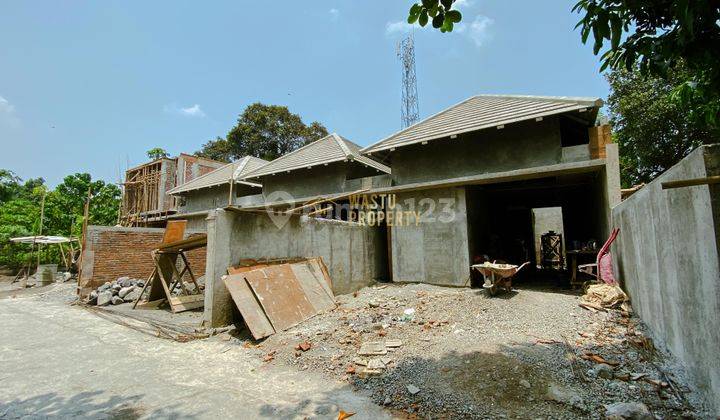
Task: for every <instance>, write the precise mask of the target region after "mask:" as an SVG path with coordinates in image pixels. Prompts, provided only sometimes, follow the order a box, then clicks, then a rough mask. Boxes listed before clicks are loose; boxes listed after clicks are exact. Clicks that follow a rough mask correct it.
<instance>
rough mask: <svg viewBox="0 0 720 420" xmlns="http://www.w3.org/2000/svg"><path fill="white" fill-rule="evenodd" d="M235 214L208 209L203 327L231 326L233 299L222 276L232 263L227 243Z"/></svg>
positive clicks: (230, 235)
mask: <svg viewBox="0 0 720 420" xmlns="http://www.w3.org/2000/svg"><path fill="white" fill-rule="evenodd" d="M234 217H235V214H233V213H230V212H227V211H225V210H222V209H215V210H211V211H210V212H209V214H208V217H207V219H206V221H207V256H206V262H205V264H206V265H205V311H204V314H203V325H205V326H207V327H211V328H215V327H222V326H225V325H229V324H230V323H232V305H233V303H232V299H231V297H230V294H229V293H228V291H227V289H226V288H225V284H224V283H223V281H222V276H224V275H225V274H227V268H228V266H230V265H231V264H232V261H231V255H230V242H231V238H232V227H233V223H232V222H233V219H234Z"/></svg>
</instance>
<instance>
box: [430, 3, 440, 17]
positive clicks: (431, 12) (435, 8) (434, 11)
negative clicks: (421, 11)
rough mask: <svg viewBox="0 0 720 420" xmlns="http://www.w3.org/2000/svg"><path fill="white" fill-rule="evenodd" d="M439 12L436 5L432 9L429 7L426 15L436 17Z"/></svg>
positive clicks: (438, 7)
mask: <svg viewBox="0 0 720 420" xmlns="http://www.w3.org/2000/svg"><path fill="white" fill-rule="evenodd" d="M439 11H440V6H438V5H437V4H436V5H434V6H433V7H431V8H430V10H428V15H430V16H432V17H435V16H437V14H438V12H439Z"/></svg>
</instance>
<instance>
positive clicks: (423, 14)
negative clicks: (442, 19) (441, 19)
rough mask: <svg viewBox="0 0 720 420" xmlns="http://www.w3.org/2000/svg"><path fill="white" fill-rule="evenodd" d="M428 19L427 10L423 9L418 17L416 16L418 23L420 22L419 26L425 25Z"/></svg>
mask: <svg viewBox="0 0 720 420" xmlns="http://www.w3.org/2000/svg"><path fill="white" fill-rule="evenodd" d="M428 19H429V18H428V14H427V10H423V11H422V12H421V13H420V17H419V18H418V23H419V24H420V26H423V27H424V26H425V25H427V23H428Z"/></svg>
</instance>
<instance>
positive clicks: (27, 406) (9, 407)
mask: <svg viewBox="0 0 720 420" xmlns="http://www.w3.org/2000/svg"><path fill="white" fill-rule="evenodd" d="M103 394H104V391H88V392H81V393H78V394H75V395H73V396H69V397H66V396H63V395H59V394H57V393H54V392H53V393H47V394H42V395H37V396H34V397H29V398H25V399H22V398H16V399H14V400H11V401H0V418H3V419H15V418H31V419H34V418H37V419H40V418H42V419H45V418H83V419H88V418H92V419H95V418H103V419H117V420H133V419H138V418H140V417H142V416H149V417H152V418H158V417H160V418H172V419H194V418H195V417H196V416H195V415H194V414H182V413H179V412H177V411H175V410H173V409H167V408H162V409H158V410H154V411H148V410H146V409H145V408H144V407H143V406H142V404H141V403H140V400H141V399H142V395H133V396H129V397H121V396H116V395H113V396H110V397H107V398H105V397H104V396H103Z"/></svg>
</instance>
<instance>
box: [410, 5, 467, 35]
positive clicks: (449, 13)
mask: <svg viewBox="0 0 720 420" xmlns="http://www.w3.org/2000/svg"><path fill="white" fill-rule="evenodd" d="M453 3H455V0H422V1H421V2H420V3H415V4H413V5H412V6H411V7H410V12H409V15H408V19H407V21H408V23H409V24H411V25H412V24H414V23H415V22H417V23H418V24H419V25H420V26H423V27H424V26H425V25H427V23H428V21H431V22H432V26H433V28H435V29H440V32H443V33H444V32H452V30H453V26H454V25H455V24H456V23H459V22H460V21H461V20H462V14H461V13H460V11H459V10H453V9H452V5H453Z"/></svg>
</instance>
